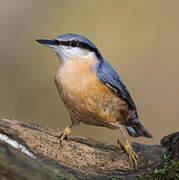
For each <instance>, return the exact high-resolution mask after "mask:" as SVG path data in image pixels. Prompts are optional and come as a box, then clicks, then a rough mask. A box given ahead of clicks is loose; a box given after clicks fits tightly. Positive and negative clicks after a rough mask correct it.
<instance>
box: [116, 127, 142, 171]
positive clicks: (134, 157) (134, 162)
mask: <svg viewBox="0 0 179 180" xmlns="http://www.w3.org/2000/svg"><path fill="white" fill-rule="evenodd" d="M120 133H121V138H120V139H118V140H117V143H118V144H120V145H122V147H123V148H124V150H125V151H126V153H127V154H128V156H129V159H130V162H131V165H132V166H133V167H134V169H136V168H137V159H139V157H138V155H137V154H136V153H135V152H134V150H133V148H132V146H131V145H130V143H129V142H128V140H127V139H126V137H125V135H124V131H123V127H120Z"/></svg>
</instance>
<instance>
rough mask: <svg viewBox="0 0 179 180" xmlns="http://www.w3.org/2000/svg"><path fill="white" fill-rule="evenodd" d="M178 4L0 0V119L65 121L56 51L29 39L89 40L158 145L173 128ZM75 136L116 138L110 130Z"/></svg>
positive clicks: (82, 130) (89, 129)
mask: <svg viewBox="0 0 179 180" xmlns="http://www.w3.org/2000/svg"><path fill="white" fill-rule="evenodd" d="M178 7H179V1H177V0H176V1H175V0H173V1H163V0H160V1H159V0H155V1H154V0H151V1H143V0H138V1H128V0H125V1H124V0H123V1H122V0H119V1H115V0H111V1H108V0H98V1H95V0H90V1H84V0H78V1H74V0H53V1H52V0H43V1H42V0H31V1H30V0H0V42H1V43H0V116H1V117H11V118H16V119H18V120H21V121H25V122H31V123H38V124H42V125H47V126H51V127H61V128H63V127H64V126H66V125H68V124H69V115H68V113H67V111H66V109H65V107H64V105H63V103H62V101H61V100H60V97H59V95H58V92H57V89H56V86H55V84H54V76H55V73H56V71H57V68H58V66H59V60H58V58H57V56H56V55H55V53H53V52H52V51H51V50H50V49H48V48H46V47H42V46H41V45H40V44H38V43H37V42H35V39H38V38H49V39H52V38H54V37H56V36H59V35H61V34H64V33H77V34H81V35H84V36H86V37H87V38H88V39H90V40H91V41H92V42H93V43H94V44H95V45H96V46H97V47H98V49H99V50H100V51H101V53H102V54H103V56H104V57H105V59H107V60H108V61H109V62H110V64H112V66H113V67H114V68H115V69H116V70H117V72H119V73H120V75H121V77H122V79H123V81H124V82H125V83H126V85H127V87H128V89H129V91H130V93H131V95H132V97H133V99H134V102H135V103H136V105H137V108H138V112H139V116H140V120H141V122H142V123H143V124H144V126H145V127H146V128H147V129H148V130H149V131H150V132H151V133H152V134H153V136H154V138H153V139H152V140H150V139H145V138H139V139H131V140H132V141H137V142H142V143H149V144H153V143H157V144H158V143H159V140H160V139H161V137H162V136H164V135H167V134H169V133H171V132H174V131H177V130H178V127H179V121H178V114H179V110H178V108H179V96H178V92H179V83H178V79H179V20H178V18H179V11H178ZM73 132H74V133H76V134H79V135H84V136H90V137H93V138H95V139H97V140H101V141H105V142H110V143H115V142H116V139H117V137H118V135H119V132H118V131H117V130H116V131H114V130H109V129H107V128H99V127H94V126H88V125H80V126H79V127H76V128H74V130H73Z"/></svg>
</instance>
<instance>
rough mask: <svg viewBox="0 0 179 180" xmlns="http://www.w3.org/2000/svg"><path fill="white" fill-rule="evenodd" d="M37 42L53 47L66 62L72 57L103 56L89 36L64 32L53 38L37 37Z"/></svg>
mask: <svg viewBox="0 0 179 180" xmlns="http://www.w3.org/2000/svg"><path fill="white" fill-rule="evenodd" d="M36 41H37V42H39V43H40V44H43V45H45V46H48V47H51V48H52V49H53V50H54V51H55V52H56V53H57V55H58V56H59V58H60V61H61V62H62V63H63V62H66V61H68V60H72V59H78V58H80V59H84V60H85V59H89V58H92V57H94V56H96V57H97V58H98V59H100V58H101V54H100V52H99V51H98V49H97V48H96V46H95V45H94V44H93V43H92V42H91V41H89V40H88V39H87V38H85V37H83V36H81V35H78V34H63V35H61V36H58V37H57V38H55V39H53V40H47V39H37V40H36Z"/></svg>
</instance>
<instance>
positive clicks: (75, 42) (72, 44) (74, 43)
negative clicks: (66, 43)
mask: <svg viewBox="0 0 179 180" xmlns="http://www.w3.org/2000/svg"><path fill="white" fill-rule="evenodd" d="M70 46H71V47H77V46H78V42H77V41H71V43H70Z"/></svg>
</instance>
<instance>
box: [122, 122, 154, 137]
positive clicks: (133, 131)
mask: <svg viewBox="0 0 179 180" xmlns="http://www.w3.org/2000/svg"><path fill="white" fill-rule="evenodd" d="M125 128H126V129H127V132H128V133H129V135H130V136H132V137H140V136H143V137H146V138H152V134H151V133H150V132H149V131H147V129H145V128H144V126H143V125H142V124H141V123H140V122H139V120H138V119H133V120H131V122H130V123H129V125H128V124H126V126H125Z"/></svg>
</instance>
